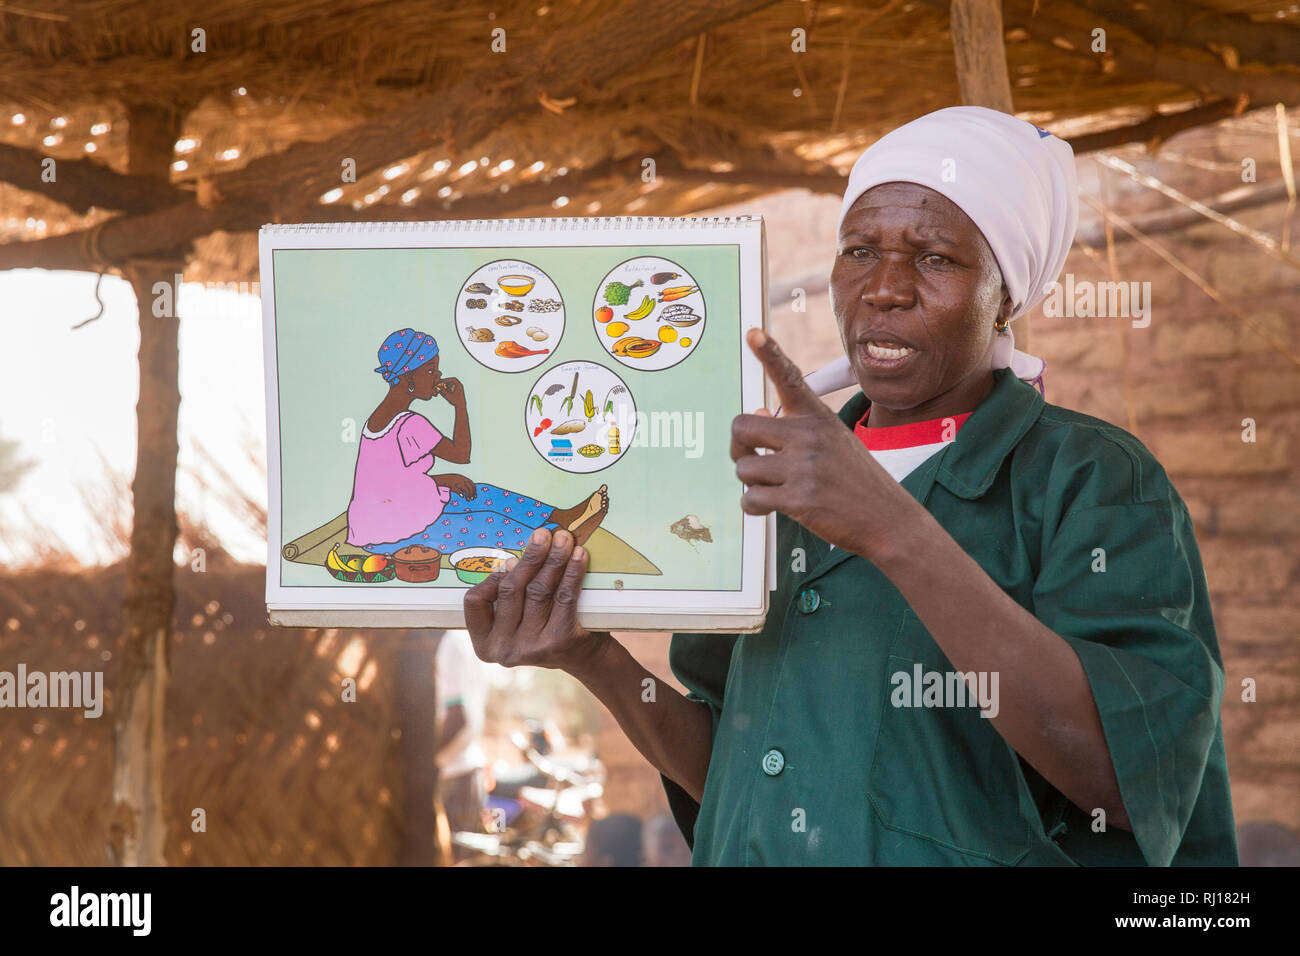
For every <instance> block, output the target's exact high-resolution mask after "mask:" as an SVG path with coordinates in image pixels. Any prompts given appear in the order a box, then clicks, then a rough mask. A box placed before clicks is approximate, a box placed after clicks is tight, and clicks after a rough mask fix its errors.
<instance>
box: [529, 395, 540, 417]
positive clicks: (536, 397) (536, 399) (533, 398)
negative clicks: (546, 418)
mask: <svg viewBox="0 0 1300 956" xmlns="http://www.w3.org/2000/svg"><path fill="white" fill-rule="evenodd" d="M528 401H529V402H530V403H531V404H533V405H536V406H537V414H538V415H540V414H542V396H540V395H532V396H530V397H529V399H528Z"/></svg>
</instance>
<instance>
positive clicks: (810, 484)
mask: <svg viewBox="0 0 1300 956" xmlns="http://www.w3.org/2000/svg"><path fill="white" fill-rule="evenodd" d="M746 338H747V341H748V343H749V347H750V350H751V351H753V353H754V354H755V355H756V356H758V359H759V361H761V362H762V363H763V367H764V368H765V369H766V371H767V374H768V376H769V377H770V378H771V379H772V382H773V384H774V385H775V386H776V391H777V395H778V396H779V398H780V401H781V406H782V415H781V417H780V418H775V417H773V416H772V414H771V413H770V412H768V411H767V409H765V408H764V409H760V410H759V412H758V413H757V414H754V415H737V416H736V418H735V419H734V420H733V421H732V423H731V459H732V461H734V462H735V463H736V477H738V478H739V479H740V480H741V481H742V482H744V483H745V484H746V485H748V486H749V487H748V488H747V490H746V491H745V493H744V495H743V496H742V497H741V499H740V506H741V508H742V510H744V511H745V513H746V514H752V515H765V514H769V513H770V512H772V511H779V512H781V513H782V514H784V515H787V516H788V517H790V518H792V519H793V520H795V521H797V522H798V523H799V524H801V525H803V526H804V527H805V528H807V529H808V530H809V531H811V532H812V533H813V534H815V535H817V536H818V537H819V538H821V539H822V540H824V541H827V542H829V543H831V544H833V545H835V546H836V547H837V548H844V549H845V550H847V551H852V552H854V553H856V554H860V555H862V556H863V557H865V558H867V559H868V560H870V559H872V557H873V555H875V554H878V553H880V552H879V549H880V547H881V546H882V544H883V543H884V541H885V538H886V536H888V535H890V534H898V533H900V530H901V529H900V522H902V521H903V520H904V519H905V518H906V516H907V514H908V512H909V511H910V510H912V509H916V508H920V507H921V506H920V504H919V503H918V502H917V500H916V499H915V498H913V497H912V496H911V495H910V494H909V493H908V492H907V491H906V490H904V489H903V487H902V486H901V485H900V484H899V483H898V482H897V481H895V480H894V479H893V477H891V476H890V474H889V472H887V471H885V469H884V468H882V467H881V465H880V463H879V462H877V461H876V460H875V459H874V458H872V457H871V454H870V453H869V452H868V451H867V449H866V447H865V446H864V445H863V444H862V442H861V441H860V440H859V439H858V437H857V436H856V435H854V434H853V431H852V430H851V429H849V428H846V427H845V426H844V422H843V421H841V420H840V417H839V416H838V415H836V414H835V413H834V412H833V411H831V410H830V409H829V408H828V407H827V406H826V404H825V403H824V402H823V401H822V400H821V399H820V398H818V397H817V395H816V394H815V393H814V392H813V390H812V389H811V388H809V387H808V384H807V383H806V382H805V381H804V380H803V373H802V372H801V371H800V370H799V367H798V366H797V365H795V364H794V362H792V361H790V359H789V358H788V357H787V356H786V354H785V353H784V352H782V351H781V349H780V347H779V346H778V345H777V344H776V340H775V339H773V338H772V337H771V336H770V335H768V334H767V333H765V332H763V331H762V330H760V329H752V330H751V331H750V332H749V334H748V335H747V337H746ZM760 448H766V449H771V451H769V452H768V453H766V454H758V449H760ZM904 533H905V532H904Z"/></svg>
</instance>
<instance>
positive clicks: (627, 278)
mask: <svg viewBox="0 0 1300 956" xmlns="http://www.w3.org/2000/svg"><path fill="white" fill-rule="evenodd" d="M591 308H592V323H593V324H594V325H595V328H596V338H597V339H598V340H599V341H600V344H601V345H602V346H604V348H605V351H606V352H608V353H609V354H610V355H612V356H614V358H616V359H617V360H618V361H619V362H621V363H623V364H624V365H626V366H627V367H628V368H636V369H642V370H644V371H647V372H657V371H660V370H661V369H666V368H671V367H672V366H674V365H676V364H677V363H678V362H681V361H683V360H684V359H685V358H686V357H687V356H688V355H690V354H691V352H693V351H694V350H695V347H696V346H697V345H698V344H699V342H700V338H701V337H702V336H703V335H704V324H705V315H704V293H702V292H701V291H700V287H699V286H698V285H696V284H695V280H694V279H693V278H692V277H691V275H690V273H688V272H687V271H686V270H685V269H683V268H682V267H681V266H679V265H678V264H677V263H675V262H673V261H671V260H669V259H664V258H661V257H659V256H639V257H637V258H635V259H628V260H627V261H626V262H621V263H619V264H618V265H616V266H615V267H614V268H613V269H611V270H610V271H609V274H608V275H606V276H605V278H604V280H602V282H601V283H600V286H599V288H597V289H596V297H595V300H594V302H593V304H592V307H591Z"/></svg>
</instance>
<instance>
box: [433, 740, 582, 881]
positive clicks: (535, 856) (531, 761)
mask: <svg viewBox="0 0 1300 956" xmlns="http://www.w3.org/2000/svg"><path fill="white" fill-rule="evenodd" d="M524 727H525V729H524V730H523V731H519V730H516V731H514V732H513V733H512V734H511V735H510V740H511V743H513V744H514V745H515V746H516V747H518V748H519V751H520V753H521V754H522V755H523V757H524V758H525V760H526V762H525V763H522V764H516V765H512V766H506V767H494V768H493V771H492V773H491V780H490V781H489V790H488V800H487V809H488V813H489V816H490V818H491V821H492V822H491V824H490V829H491V830H492V831H493V832H490V833H469V832H465V831H458V832H456V833H453V834H452V842H453V843H454V844H456V845H457V846H461V847H465V848H467V849H470V850H473V851H474V854H475V855H474V856H473V857H471V858H468V859H466V860H463V861H461V862H460V863H459V864H457V865H458V866H485V865H487V866H490V865H497V866H574V865H576V863H577V860H578V858H579V857H581V855H582V852H583V850H584V848H585V842H584V839H583V833H584V832H585V829H586V826H585V824H586V820H587V817H588V813H587V806H588V803H589V802H590V801H592V800H597V799H599V798H600V797H601V795H602V794H603V793H604V790H605V787H604V781H605V768H604V765H603V764H601V762H600V761H599V760H598V759H597V758H595V757H587V756H577V757H566V758H560V757H557V756H556V755H555V753H554V747H553V746H552V742H551V738H550V735H549V734H547V732H546V729H545V728H544V727H543V726H542V724H541V723H540V722H539V721H535V720H530V721H526V722H525V725H524Z"/></svg>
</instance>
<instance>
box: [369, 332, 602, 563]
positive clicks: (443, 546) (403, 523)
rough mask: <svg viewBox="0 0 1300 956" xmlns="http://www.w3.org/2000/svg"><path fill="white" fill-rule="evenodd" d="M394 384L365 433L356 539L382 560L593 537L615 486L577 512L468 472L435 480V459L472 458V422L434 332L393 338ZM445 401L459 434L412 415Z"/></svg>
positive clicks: (383, 360) (385, 356) (382, 353)
mask: <svg viewBox="0 0 1300 956" xmlns="http://www.w3.org/2000/svg"><path fill="white" fill-rule="evenodd" d="M375 371H376V372H378V373H379V374H380V375H382V376H383V378H384V381H385V382H387V383H388V394H387V395H385V396H384V399H383V401H381V402H380V403H379V407H377V408H376V409H375V410H374V412H373V413H371V415H370V418H369V419H367V420H366V425H365V428H363V429H362V432H361V443H360V447H359V448H358V449H357V468H356V475H355V477H354V478H353V483H352V501H351V503H350V504H349V505H348V539H347V540H348V543H349V544H352V545H356V546H357V547H360V548H365V549H366V550H367V551H370V552H372V553H374V554H392V553H393V552H394V551H399V550H401V549H402V548H405V547H407V546H408V545H412V544H418V545H422V546H424V547H428V548H435V549H437V550H439V551H443V552H450V551H455V550H457V549H459V548H467V547H478V546H492V547H499V548H514V549H519V548H523V547H524V544H525V541H526V539H527V537H528V534H529V532H531V531H532V530H533V529H535V528H564V529H566V530H568V531H570V532H572V534H573V536H574V538H575V539H576V540H579V541H586V540H587V538H589V537H591V534H592V532H594V531H595V530H596V529H597V528H598V527H600V523H601V521H603V520H604V518H605V514H606V512H608V510H609V496H608V495H607V494H606V490H607V489H606V486H605V485H601V486H600V488H599V489H597V490H596V491H595V492H593V493H592V494H591V495H590V496H589V497H587V498H585V499H584V500H583V501H581V502H579V503H578V504H576V505H574V506H573V507H572V508H562V509H556V508H554V507H552V506H551V505H548V504H544V503H543V502H541V501H538V500H537V499H536V498H530V497H528V496H527V495H521V494H517V493H516V492H513V491H507V490H506V489H504V488H500V487H498V486H497V485H487V484H477V485H476V484H475V483H474V482H473V481H471V480H470V479H469V478H466V477H465V476H464V475H461V474H456V473H447V474H441V475H430V474H428V473H427V472H428V470H429V469H430V468H431V467H432V466H433V464H434V461H435V459H437V458H442V459H444V460H445V461H449V462H453V463H455V464H459V465H463V464H465V463H466V462H468V461H469V455H470V433H469V418H468V416H467V415H466V413H465V389H464V388H463V387H462V386H461V384H460V381H459V380H457V379H454V378H443V377H442V374H441V373H440V372H439V370H438V343H437V341H435V340H434V338H433V336H432V335H429V334H428V333H426V332H417V331H415V330H414V329H402V330H401V331H400V332H394V333H393V334H392V335H390V336H388V338H386V339H385V340H384V344H383V345H382V346H380V348H379V367H378V368H377V369H375ZM435 395H441V396H442V397H443V398H445V399H446V400H447V402H448V403H449V404H450V405H451V407H452V408H454V409H455V410H456V422H455V424H454V426H453V428H452V437H451V438H447V437H446V436H445V435H443V434H442V432H440V431H438V429H437V428H435V427H434V426H433V424H432V423H431V422H430V421H429V420H428V419H427V418H425V417H424V416H423V415H420V414H418V413H416V412H413V411H411V410H410V406H411V403H412V402H414V401H415V400H416V399H420V400H421V401H429V400H430V399H432V398H433V397H434V396H435Z"/></svg>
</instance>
